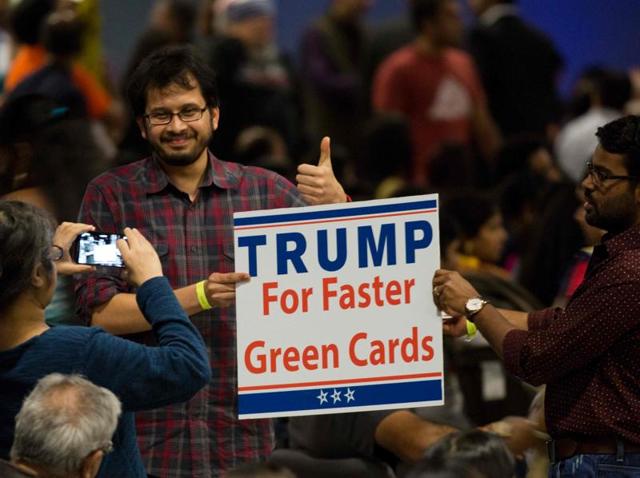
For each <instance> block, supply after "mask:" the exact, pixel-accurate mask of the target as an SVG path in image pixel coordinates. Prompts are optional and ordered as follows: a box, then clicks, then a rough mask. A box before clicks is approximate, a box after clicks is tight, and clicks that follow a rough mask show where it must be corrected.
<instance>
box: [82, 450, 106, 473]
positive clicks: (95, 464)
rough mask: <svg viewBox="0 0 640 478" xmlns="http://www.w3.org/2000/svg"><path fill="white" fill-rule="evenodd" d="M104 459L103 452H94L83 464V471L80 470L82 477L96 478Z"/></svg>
mask: <svg viewBox="0 0 640 478" xmlns="http://www.w3.org/2000/svg"><path fill="white" fill-rule="evenodd" d="M102 458H104V453H103V452H102V450H94V451H92V452H91V453H89V455H88V456H87V457H86V458H85V459H84V461H83V462H82V469H81V470H80V476H81V477H82V478H94V477H95V476H96V475H97V474H98V470H99V469H100V464H101V463H102Z"/></svg>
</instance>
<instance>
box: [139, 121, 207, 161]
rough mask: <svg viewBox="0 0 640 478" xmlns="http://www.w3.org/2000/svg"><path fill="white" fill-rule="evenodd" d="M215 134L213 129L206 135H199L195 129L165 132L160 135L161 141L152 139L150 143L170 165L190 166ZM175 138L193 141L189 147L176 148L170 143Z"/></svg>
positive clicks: (157, 153) (155, 151) (158, 155)
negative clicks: (181, 131)
mask: <svg viewBox="0 0 640 478" xmlns="http://www.w3.org/2000/svg"><path fill="white" fill-rule="evenodd" d="M212 135H213V131H209V133H208V134H206V135H199V134H198V133H197V132H195V131H193V130H189V131H186V132H184V133H180V134H175V133H164V134H163V135H162V136H160V140H159V141H150V142H149V144H150V146H151V148H152V149H153V151H154V153H155V155H156V156H157V157H158V158H159V159H160V160H161V161H162V162H163V163H165V164H167V165H169V166H189V165H190V164H193V163H195V162H196V161H197V160H198V158H200V156H201V155H202V153H203V151H204V150H205V149H206V148H207V146H208V144H209V141H210V140H211V137H212ZM174 140H186V141H189V142H191V143H192V145H191V146H190V147H189V148H185V149H183V150H174V149H172V148H171V146H170V143H171V141H174Z"/></svg>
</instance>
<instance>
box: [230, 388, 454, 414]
mask: <svg viewBox="0 0 640 478" xmlns="http://www.w3.org/2000/svg"><path fill="white" fill-rule="evenodd" d="M436 400H442V380H423V381H419V382H402V383H388V384H376V385H362V386H355V387H328V388H315V389H309V390H289V391H286V392H260V393H246V394H240V395H239V396H238V411H239V414H240V415H250V414H257V413H275V412H290V411H300V410H316V409H323V408H344V407H362V406H367V405H385V404H393V403H412V402H429V401H436Z"/></svg>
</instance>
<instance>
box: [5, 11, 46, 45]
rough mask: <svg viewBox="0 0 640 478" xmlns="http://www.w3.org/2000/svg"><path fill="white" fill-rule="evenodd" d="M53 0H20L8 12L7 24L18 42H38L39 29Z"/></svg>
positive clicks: (33, 43)
mask: <svg viewBox="0 0 640 478" xmlns="http://www.w3.org/2000/svg"><path fill="white" fill-rule="evenodd" d="M54 4H55V2H54V0H22V1H21V2H20V3H18V4H17V5H16V6H15V7H13V8H11V11H10V12H9V25H10V27H11V31H12V33H13V35H14V37H15V39H16V40H17V42H18V43H26V44H28V45H35V44H37V43H39V42H40V30H41V28H42V24H43V23H44V20H45V18H46V17H47V15H48V14H49V13H50V12H51V11H53V8H54Z"/></svg>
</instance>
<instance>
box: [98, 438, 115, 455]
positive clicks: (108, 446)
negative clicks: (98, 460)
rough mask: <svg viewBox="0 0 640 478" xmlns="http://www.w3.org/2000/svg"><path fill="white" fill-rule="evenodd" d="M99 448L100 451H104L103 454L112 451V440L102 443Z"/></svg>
mask: <svg viewBox="0 0 640 478" xmlns="http://www.w3.org/2000/svg"><path fill="white" fill-rule="evenodd" d="M99 449H100V450H102V453H104V454H105V455H108V454H109V453H111V452H112V451H113V442H112V441H108V442H107V443H105V444H104V445H102V446H101V447H100V448H99Z"/></svg>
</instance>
